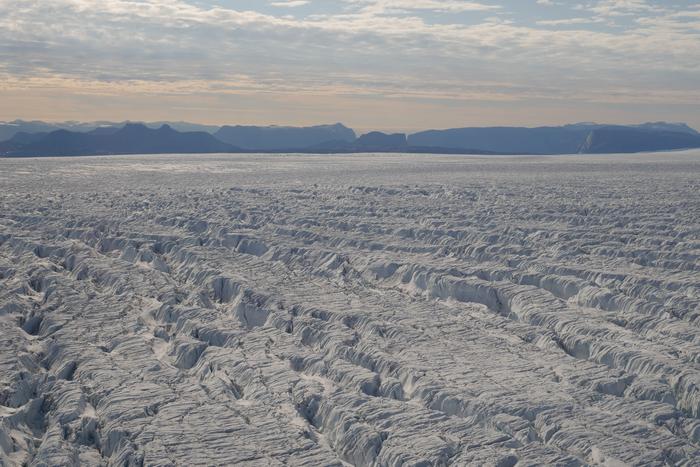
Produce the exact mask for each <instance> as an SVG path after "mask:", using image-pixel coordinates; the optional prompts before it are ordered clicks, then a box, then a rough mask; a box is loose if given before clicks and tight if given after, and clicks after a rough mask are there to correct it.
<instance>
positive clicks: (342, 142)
mask: <svg viewBox="0 0 700 467" xmlns="http://www.w3.org/2000/svg"><path fill="white" fill-rule="evenodd" d="M0 138H2V139H4V141H2V142H0V156H5V157H21V156H82V155H108V154H164V153H245V152H300V153H354V152H409V153H445V154H574V153H581V154H599V153H633V152H647V151H663V150H676V149H690V148H698V147H700V133H698V132H697V131H696V130H694V129H692V128H690V127H689V126H687V125H685V124H682V123H665V122H655V123H644V124H641V125H628V126H621V125H600V124H596V123H579V124H574V125H564V126H558V127H538V128H518V127H486V128H454V129H447V130H427V131H422V132H418V133H414V134H410V135H406V134H403V133H395V134H386V133H381V132H377V131H373V132H369V133H366V134H364V135H361V136H359V137H357V135H356V133H355V131H353V130H352V129H350V128H348V127H346V126H344V125H342V124H340V123H337V124H334V125H318V126H311V127H286V126H240V125H239V126H223V127H216V126H208V125H198V124H192V123H187V122H156V123H147V124H144V123H131V122H121V123H111V122H94V123H80V122H65V123H59V124H52V123H45V122H40V121H32V122H26V121H21V120H15V121H14V122H8V123H1V122H0Z"/></svg>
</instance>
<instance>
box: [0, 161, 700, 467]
mask: <svg viewBox="0 0 700 467" xmlns="http://www.w3.org/2000/svg"><path fill="white" fill-rule="evenodd" d="M699 258H700V152H698V151H694V152H693V151H691V152H679V153H669V154H655V155H635V156H617V155H611V156H600V157H599V156H558V157H490V158H489V157H464V156H450V157H445V156H430V155H356V156H353V155H344V156H299V155H288V156H281V155H275V156H266V155H226V156H216V155H215V156H199V155H198V156H187V155H176V156H134V157H104V158H65V159H53V158H51V159H21V160H20V159H18V160H7V159H6V160H0V465H8V466H9V465H23V464H28V465H78V464H83V465H141V464H142V465H149V466H151V465H163V466H164V465H283V464H284V465H358V466H359V465H363V466H364V465H368V466H369V465H382V466H384V465H386V466H398V465H414V466H417V465H460V466H461V465H497V466H513V465H515V464H516V463H517V464H518V465H533V464H550V465H553V464H554V465H570V466H574V465H585V464H598V465H669V464H672V465H696V463H697V459H698V458H700V261H699Z"/></svg>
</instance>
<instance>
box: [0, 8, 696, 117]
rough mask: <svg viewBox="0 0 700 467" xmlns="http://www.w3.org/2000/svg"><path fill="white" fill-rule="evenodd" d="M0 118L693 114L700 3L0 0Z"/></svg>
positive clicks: (677, 115) (636, 115) (669, 115)
mask: <svg viewBox="0 0 700 467" xmlns="http://www.w3.org/2000/svg"><path fill="white" fill-rule="evenodd" d="M0 102H1V103H2V105H0V120H13V119H15V118H21V119H41V120H47V121H64V120H80V121H93V120H112V121H119V120H127V119H128V120H143V121H156V120H185V121H191V122H198V123H208V124H278V125H309V124H318V123H334V122H343V123H345V124H347V125H349V126H351V127H353V128H356V129H359V130H363V129H381V130H387V131H390V130H391V131H414V130H421V129H426V128H450V127H462V126H491V125H518V126H538V125H557V124H563V123H573V122H582V121H595V122H599V123H640V122H644V121H659V120H665V121H673V122H680V121H683V122H687V123H688V124H690V125H691V126H694V127H695V128H698V129H700V1H690V0H669V1H660V0H573V1H564V0H478V1H463V0H99V1H89V0H0Z"/></svg>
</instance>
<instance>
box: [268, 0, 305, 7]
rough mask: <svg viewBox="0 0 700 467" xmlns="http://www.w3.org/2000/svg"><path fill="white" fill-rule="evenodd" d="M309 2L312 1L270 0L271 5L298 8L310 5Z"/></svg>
mask: <svg viewBox="0 0 700 467" xmlns="http://www.w3.org/2000/svg"><path fill="white" fill-rule="evenodd" d="M309 3H311V2H309V1H308V0H287V1H281V2H270V5H272V6H276V7H282V8H296V7H299V6H304V5H308V4H309Z"/></svg>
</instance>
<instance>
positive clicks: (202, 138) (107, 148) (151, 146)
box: [7, 123, 238, 156]
mask: <svg viewBox="0 0 700 467" xmlns="http://www.w3.org/2000/svg"><path fill="white" fill-rule="evenodd" d="M236 151H238V148H236V147H234V146H231V145H230V144H226V143H223V142H221V141H219V140H217V139H216V138H214V137H213V136H212V135H210V134H209V133H204V132H187V133H180V132H178V131H175V130H173V129H172V128H171V127H170V126H168V125H163V126H162V127H160V128H158V129H151V128H148V127H146V126H145V125H142V124H134V123H130V124H127V125H125V126H124V127H122V128H118V129H116V130H115V129H114V128H112V129H105V128H100V129H95V130H93V131H91V132H88V133H77V132H72V131H67V130H58V131H54V132H51V133H49V134H48V135H46V136H44V137H43V138H41V139H39V140H38V141H35V142H32V143H29V144H26V145H24V146H22V147H21V148H19V149H15V150H10V151H8V152H7V155H9V156H66V155H76V156H82V155H103V154H166V153H215V152H236Z"/></svg>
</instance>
